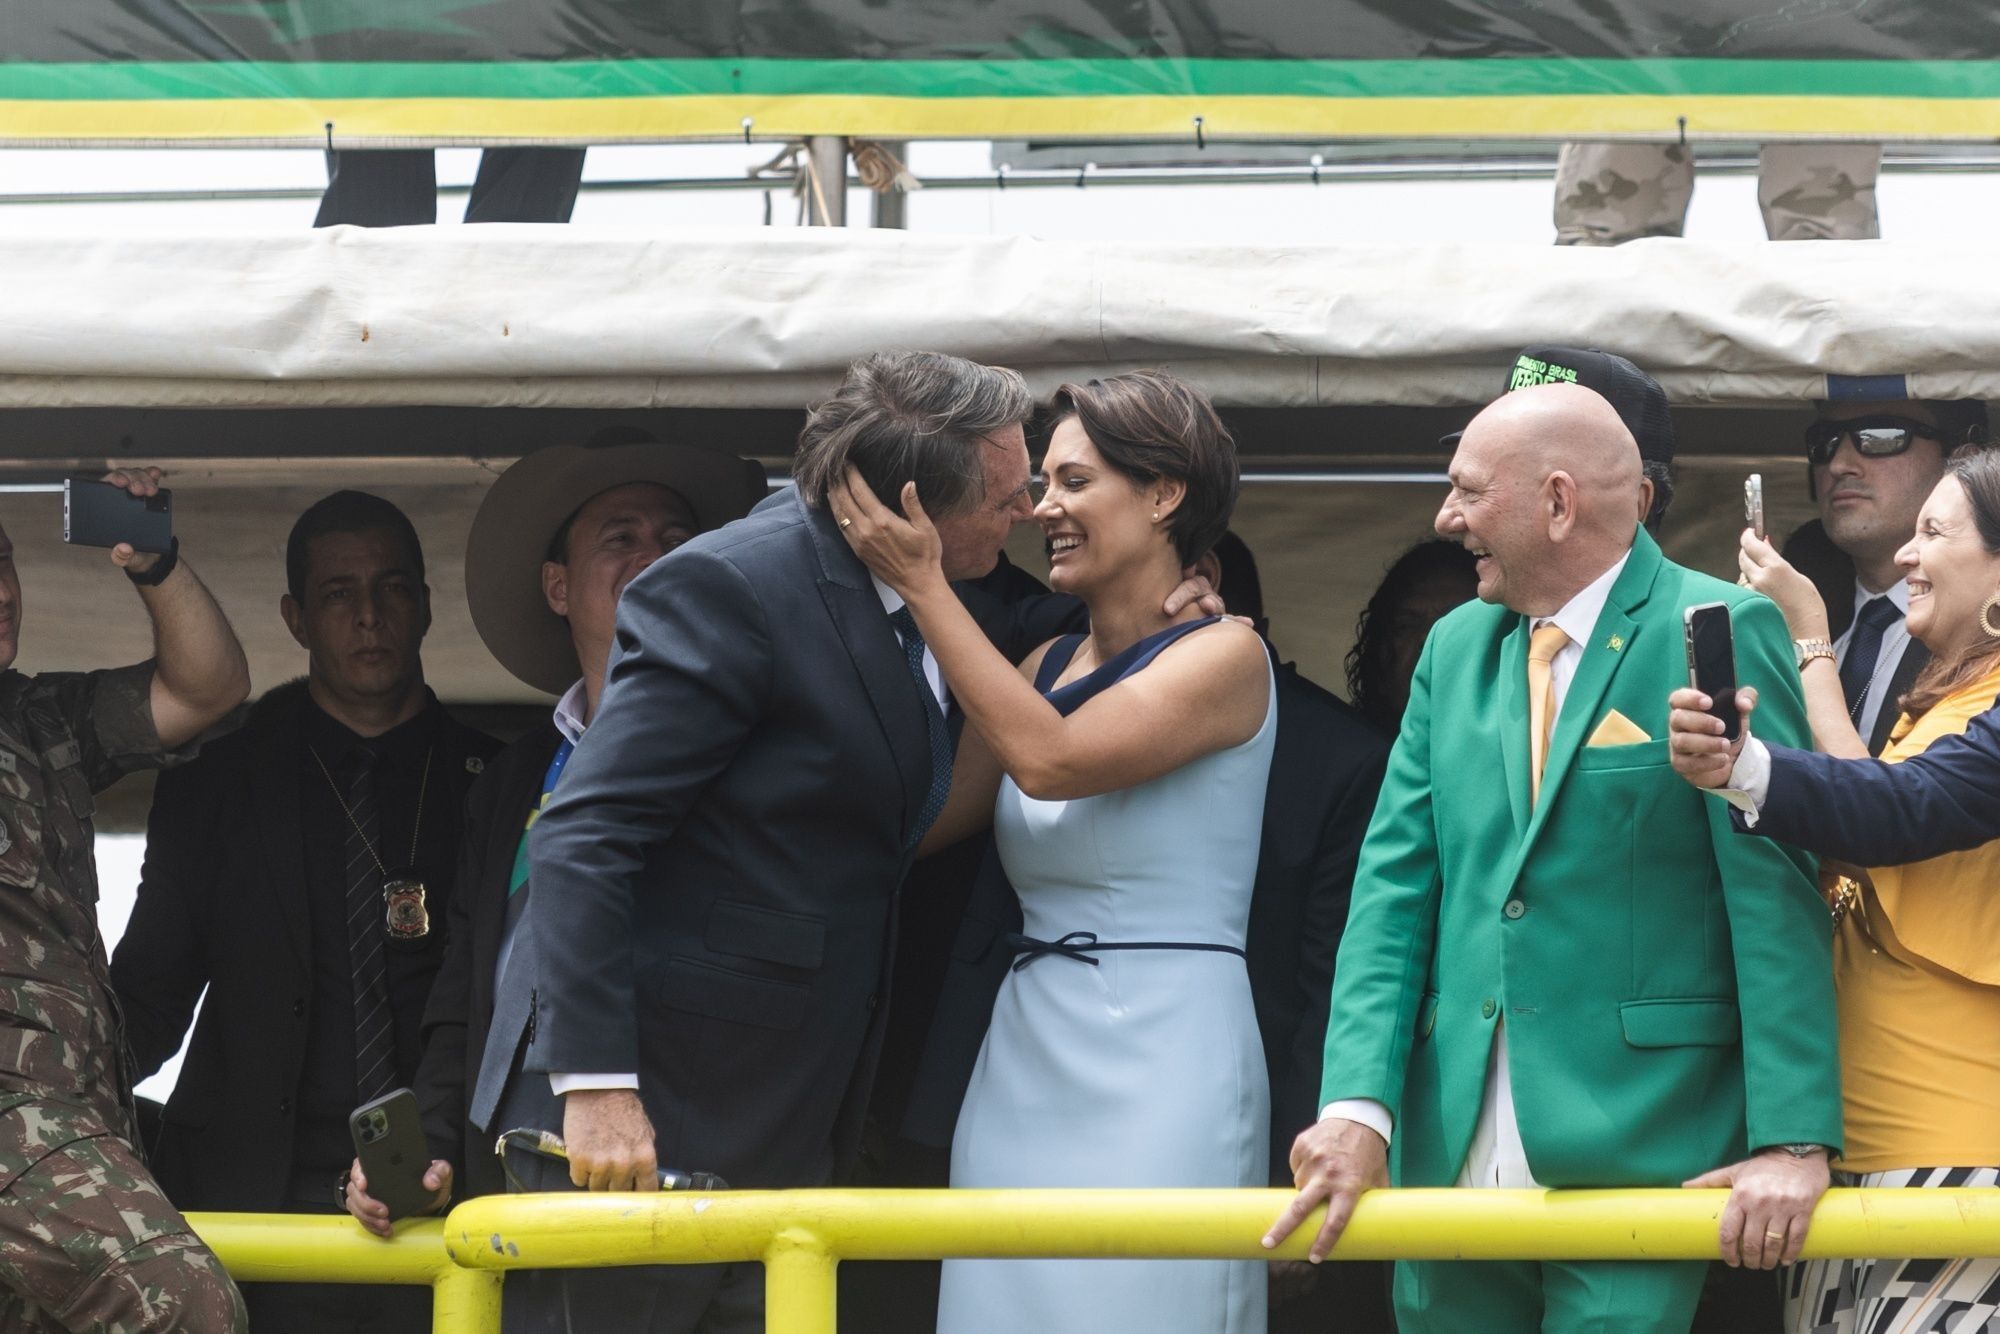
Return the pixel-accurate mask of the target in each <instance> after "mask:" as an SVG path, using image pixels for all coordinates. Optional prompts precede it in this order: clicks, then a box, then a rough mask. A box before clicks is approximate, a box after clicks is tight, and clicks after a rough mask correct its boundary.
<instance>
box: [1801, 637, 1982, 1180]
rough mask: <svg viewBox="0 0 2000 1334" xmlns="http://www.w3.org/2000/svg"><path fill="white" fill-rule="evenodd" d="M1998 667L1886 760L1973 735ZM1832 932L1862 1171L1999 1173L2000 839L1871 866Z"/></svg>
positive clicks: (1853, 1158)
mask: <svg viewBox="0 0 2000 1334" xmlns="http://www.w3.org/2000/svg"><path fill="white" fill-rule="evenodd" d="M1996 696H2000V668H1995V670H1994V671H1992V672H1990V673H1989V674H1987V675H1986V676H1985V677H1982V678H1981V679H1979V680H1977V681H1974V682H1972V683H1970V684H1969V685H1967V686H1965V687H1964V688H1963V689H1961V690H1959V691H1957V692H1955V693H1954V694H1952V695H1950V696H1948V697H1946V698H1945V699H1943V700H1941V701H1940V702H1939V703H1938V704H1937V706H1936V707H1935V708H1933V709H1932V710H1931V711H1930V712H1929V713H1926V714H1925V715H1924V716H1923V717H1922V718H1920V719H1918V720H1916V721H1915V722H1914V723H1913V722H1912V721H1911V720H1910V718H1909V716H1908V715H1907V714H1906V715H1904V717H1903V718H1902V719H1901V720H1899V721H1898V723H1897V724H1896V730H1895V731H1894V732H1893V733H1892V734H1891V739H1890V744H1889V747H1888V749H1887V750H1885V751H1884V752H1883V754H1882V758H1883V759H1884V760H1886V761H1888V762H1890V763H1892V764H1893V763H1896V762H1897V761H1900V760H1906V759H1908V758H1909V757H1910V756H1912V755H1918V754H1921V753H1922V752H1923V751H1924V749H1925V748H1926V747H1928V746H1929V745H1930V744H1931V742H1933V741H1935V740H1937V739H1938V738H1939V737H1943V736H1951V735H1955V734H1957V733H1960V732H1963V731H1964V730H1965V728H1966V726H1967V724H1969V723H1970V722H1971V721H1972V719H1973V718H1974V717H1975V716H1976V715H1978V714H1980V713H1983V712H1985V711H1986V710H1987V709H1989V708H1992V707H1993V705H1994V701H1995V697H1996ZM1868 879H1869V880H1870V881H1871V882H1872V883H1871V884H1870V885H1869V886H1867V887H1864V889H1863V891H1862V894H1861V900H1860V903H1859V905H1858V907H1857V908H1856V909H1855V910H1854V911H1851V912H1849V913H1848V914H1847V915H1846V916H1845V917H1844V918H1843V919H1842V920H1841V923H1840V927H1839V930H1838V931H1836V932H1835V934H1834V963H1833V966H1834V980H1835V985H1836V989H1837V992H1838V995H1839V1006H1840V1078H1841V1092H1842V1096H1843V1099H1844V1104H1845V1117H1844V1120H1845V1131H1846V1138H1847V1152H1846V1155H1845V1156H1844V1157H1843V1158H1842V1159H1841V1162H1840V1165H1841V1166H1842V1167H1844V1168H1846V1169H1847V1170H1848V1171H1851V1172H1886V1171H1890V1170H1893V1169H1895V1168H1906V1167H1979V1166H1995V1165H2000V1113H1996V1111H1995V1109H1996V1108H2000V841H1996V842H1993V843H1987V844H1985V845H1983V846H1981V847H1978V848H1974V849H1973V850H1971V851H1970V852H1956V853H1952V854H1950V855H1948V856H1944V857H1933V858H1931V859H1929V860H1928V861H1921V862H1912V863H1910V864H1909V865H1907V866H1886V867H1877V868H1873V869H1871V870H1870V871H1869V872H1868Z"/></svg>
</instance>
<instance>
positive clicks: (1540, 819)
mask: <svg viewBox="0 0 2000 1334" xmlns="http://www.w3.org/2000/svg"><path fill="white" fill-rule="evenodd" d="M1659 571H1660V549H1659V547H1657V546H1655V545H1654V544H1653V540H1652V539H1651V538H1650V537H1648V536H1647V535H1646V533H1645V530H1643V529H1641V530H1640V532H1639V534H1638V537H1637V538H1636V539H1635V540H1634V541H1633V543H1632V555H1631V557H1630V558H1629V559H1628V560H1627V561H1626V562H1625V568H1624V570H1623V571H1622V572H1620V574H1619V576H1618V580H1617V582H1616V583H1614V584H1613V585H1612V586H1611V592H1610V594H1609V595H1608V596H1607V597H1606V598H1605V599H1604V610H1603V611H1601V612H1599V613H1598V616H1597V624H1596V625H1595V626H1594V627H1592V629H1591V632H1590V640H1589V642H1587V643H1585V644H1584V645H1583V658H1582V660H1581V661H1580V662H1578V663H1577V666H1576V675H1575V677H1573V678H1572V679H1571V680H1570V683H1569V689H1568V690H1566V691H1565V692H1563V701H1562V711H1561V712H1560V713H1559V714H1557V716H1556V730H1555V735H1554V736H1552V737H1550V738H1549V756H1548V760H1547V761H1546V762H1545V763H1544V764H1543V766H1542V796H1541V800H1539V801H1537V802H1536V803H1535V810H1534V815H1533V817H1532V818H1531V819H1530V820H1529V822H1528V833H1527V837H1526V838H1525V839H1524V840H1522V846H1521V850H1522V853H1523V854H1524V855H1525V854H1526V852H1527V851H1528V850H1529V849H1530V848H1531V847H1533V845H1534V842H1535V839H1536V837H1537V836H1538V835H1539V834H1540V833H1541V830H1542V826H1543V824H1544V823H1546V822H1547V820H1548V813H1549V811H1550V809H1551V808H1552V807H1554V805H1555V803H1556V796H1557V794H1558V793H1560V792H1561V791H1562V785H1563V780H1564V779H1565V778H1567V777H1568V776H1569V771H1570V767H1571V764H1572V763H1573V762H1574V761H1575V759H1576V753H1577V751H1578V750H1580V749H1582V747H1583V743H1584V738H1586V737H1587V736H1589V735H1590V731H1591V729H1592V728H1593V727H1595V726H1596V724H1597V719H1598V713H1599V710H1600V709H1601V708H1602V706H1603V703H1604V694H1605V691H1607V690H1608V689H1610V687H1611V681H1612V678H1613V677H1615V676H1616V675H1617V672H1618V667H1619V665H1620V664H1621V663H1623V662H1624V661H1625V657H1626V655H1627V654H1629V653H1633V652H1635V651H1639V650H1637V649H1635V648H1634V643H1633V641H1634V640H1635V639H1636V638H1637V637H1638V634H1639V626H1638V625H1637V623H1636V622H1635V621H1634V620H1633V618H1632V614H1631V613H1632V612H1634V611H1636V610H1637V609H1638V608H1639V607H1641V606H1643V605H1644V604H1645V601H1646V599H1647V597H1648V596H1650V595H1651V593H1652V591H1653V578H1654V576H1655V575H1657V574H1658V573H1659ZM1614 645H1615V647H1614ZM1646 647H1650V646H1646Z"/></svg>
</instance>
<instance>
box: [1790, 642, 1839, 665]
mask: <svg viewBox="0 0 2000 1334" xmlns="http://www.w3.org/2000/svg"><path fill="white" fill-rule="evenodd" d="M1792 654H1793V656H1795V657H1796V658H1797V659H1798V663H1799V670H1800V671H1804V670H1805V669H1806V664H1807V663H1809V662H1811V661H1812V660H1813V659H1814V658H1825V659H1827V660H1828V661H1832V660H1833V645H1832V644H1831V643H1830V642H1828V641H1827V640H1824V639H1794V640H1793V641H1792Z"/></svg>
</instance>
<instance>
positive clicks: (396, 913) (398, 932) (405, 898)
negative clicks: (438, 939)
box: [382, 867, 431, 940]
mask: <svg viewBox="0 0 2000 1334" xmlns="http://www.w3.org/2000/svg"><path fill="white" fill-rule="evenodd" d="M382 900H383V902H384V903H385V904H387V905H388V909H389V936H390V938H391V939H393V940H422V939H423V938H424V937H425V936H428V935H429V934H430V933H431V912H430V908H429V907H428V906H426V904H425V903H424V882H423V881H422V880H421V879H419V878H418V876H417V872H416V868H415V867H411V868H410V869H409V870H405V871H397V872H394V873H393V874H391V875H388V876H386V877H384V879H383V881H382Z"/></svg>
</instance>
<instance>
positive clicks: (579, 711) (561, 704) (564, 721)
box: [556, 676, 590, 746]
mask: <svg viewBox="0 0 2000 1334" xmlns="http://www.w3.org/2000/svg"><path fill="white" fill-rule="evenodd" d="M589 707H590V697H589V696H588V695H586V694H585V693H584V690H583V678H582V677H580V676H579V677H577V678H576V684H575V685H573V686H571V687H570V688H569V689H568V690H565V691H564V692H563V697H562V698H561V699H559V700H557V701H556V731H558V732H561V733H562V735H563V740H565V741H567V742H569V743H570V745H572V746H574V745H575V744H576V743H577V742H579V741H581V740H583V729H584V728H586V727H588V726H590V724H589V723H587V722H585V721H584V717H583V715H584V711H585V710H586V709H588V708H589Z"/></svg>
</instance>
